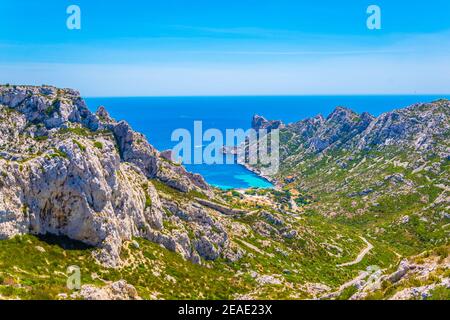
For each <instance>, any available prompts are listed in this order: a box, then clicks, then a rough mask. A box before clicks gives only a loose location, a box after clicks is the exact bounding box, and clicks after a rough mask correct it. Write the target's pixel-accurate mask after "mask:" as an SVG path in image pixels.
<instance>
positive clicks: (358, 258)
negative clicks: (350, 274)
mask: <svg viewBox="0 0 450 320" xmlns="http://www.w3.org/2000/svg"><path fill="white" fill-rule="evenodd" d="M360 238H361V239H362V240H363V241H364V242H365V243H366V244H367V247H365V248H364V249H363V250H362V251H361V252H360V253H359V254H358V256H357V257H356V259H355V260H353V261H351V262H346V263H343V264H338V265H337V266H338V267H347V266H352V265H354V264H357V263H360V262H361V260H362V259H364V257H365V256H366V254H368V253H369V252H370V250H372V249H373V245H372V244H371V243H370V242H369V241H367V240H366V238H364V237H360Z"/></svg>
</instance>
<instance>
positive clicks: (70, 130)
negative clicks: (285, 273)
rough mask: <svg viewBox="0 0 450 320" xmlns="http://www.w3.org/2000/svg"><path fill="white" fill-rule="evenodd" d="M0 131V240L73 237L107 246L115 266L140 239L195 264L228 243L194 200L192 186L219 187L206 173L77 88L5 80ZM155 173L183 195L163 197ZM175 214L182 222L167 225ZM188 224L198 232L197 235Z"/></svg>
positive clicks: (206, 190) (104, 253) (106, 259)
mask: <svg viewBox="0 0 450 320" xmlns="http://www.w3.org/2000/svg"><path fill="white" fill-rule="evenodd" d="M0 133H1V134H2V135H1V136H0V239H6V238H10V237H13V236H15V235H20V234H26V233H33V234H47V233H51V234H55V235H63V236H68V237H70V238H71V239H74V240H79V241H82V242H84V243H86V244H88V245H91V246H94V247H98V248H100V249H101V250H97V251H95V252H94V256H95V258H96V259H97V260H98V261H99V262H101V263H102V264H104V265H106V266H110V267H116V266H118V265H120V252H121V247H122V243H123V241H125V240H131V239H132V238H133V237H143V238H146V239H149V240H151V241H154V242H156V243H159V244H161V245H163V246H164V247H166V248H167V249H170V250H173V251H176V252H179V253H180V254H181V255H183V256H184V257H185V258H186V259H189V260H191V261H193V262H196V263H200V262H201V258H200V257H203V258H205V259H216V258H217V257H219V255H220V254H221V253H222V251H223V250H224V249H226V247H227V246H228V241H227V234H226V232H225V230H224V228H223V227H222V226H221V225H220V223H219V222H217V221H215V220H214V219H213V218H211V217H210V211H209V209H208V208H206V207H204V206H202V205H201V204H198V203H196V202H195V201H193V200H189V199H190V197H188V193H189V192H191V191H195V192H196V194H203V195H206V196H212V195H213V194H212V191H211V189H210V187H209V186H208V185H207V183H206V182H205V181H204V180H203V178H202V177H201V176H199V175H196V174H192V173H189V172H187V171H186V170H185V169H184V167H182V166H181V165H178V164H175V163H172V162H170V161H168V160H167V159H164V158H162V157H161V156H160V153H159V152H158V151H157V150H156V149H155V148H154V147H153V146H152V145H150V144H149V142H148V141H147V139H146V138H145V136H144V135H142V134H140V133H138V132H135V131H133V130H132V128H131V127H130V126H129V125H128V124H127V123H126V122H124V121H120V122H116V121H115V120H114V119H112V118H111V117H110V115H109V114H108V112H107V111H106V109H105V108H104V107H100V108H99V109H98V111H97V113H96V114H93V113H91V112H90V111H89V110H88V108H87V106H86V105H85V103H84V101H83V100H82V99H81V97H80V96H79V93H78V92H76V91H74V90H70V89H57V88H53V87H28V86H17V87H11V86H8V87H7V86H2V87H0ZM153 180H154V181H155V182H156V181H159V182H158V183H162V184H165V185H166V186H167V188H169V189H170V188H173V189H174V190H177V192H180V198H181V199H183V194H185V199H183V200H184V201H183V202H184V203H179V202H177V201H175V200H170V199H164V200H162V199H161V198H160V195H159V192H158V190H157V189H156V188H155V186H154V185H153V182H152V181H153ZM178 201H179V200H178ZM172 211H173V214H175V217H169V216H168V212H172ZM183 215H184V217H185V218H183V219H182V218H179V217H182V216H183ZM186 217H187V218H186ZM171 219H172V220H173V219H176V221H174V222H175V223H177V224H178V225H179V228H177V230H166V229H165V227H164V221H167V220H171ZM201 229H203V231H202V232H200V231H201ZM188 230H197V231H198V232H196V233H193V234H192V238H190V237H189V236H188Z"/></svg>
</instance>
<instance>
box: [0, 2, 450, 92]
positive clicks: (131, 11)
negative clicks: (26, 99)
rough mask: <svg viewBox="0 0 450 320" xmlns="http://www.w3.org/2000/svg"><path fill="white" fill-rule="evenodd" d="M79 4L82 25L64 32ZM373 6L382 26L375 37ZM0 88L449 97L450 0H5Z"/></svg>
mask: <svg viewBox="0 0 450 320" xmlns="http://www.w3.org/2000/svg"><path fill="white" fill-rule="evenodd" d="M72 4H76V5H78V6H79V7H80V8H81V13H82V18H81V19H82V20H81V21H82V29H81V30H68V29H67V28H66V19H67V17H68V15H67V14H66V8H67V7H68V6H69V5H72ZM371 4H376V5H378V6H379V7H380V8H381V12H382V16H381V17H382V29H381V30H369V29H368V28H367V27H366V19H367V17H368V15H367V13H366V9H367V7H368V6H369V5H371ZM0 12H2V19H0V82H2V83H28V84H43V83H46V84H53V85H56V86H62V87H74V88H77V89H79V90H80V91H81V92H82V94H83V95H85V96H130V95H133V96H137V95H139V96H142V95H156V96H165V95H170V96H173V95H260V94H264V95H277V94H396V93H397V94H425V93H450V19H449V15H450V1H448V0H428V1H426V2H425V1H411V0H409V1H406V0H396V1H392V0H388V1H385V0H383V1H381V0H372V1H365V0H347V1H341V2H339V3H338V1H331V0H322V1H301V0H277V1H274V0H267V1H264V0H258V1H257V0H239V1H237V0H228V1H222V0H214V1H212V0H164V1H163V0H160V1H154V0H153V1H152V0H151V1H148V0H147V1H144V0H129V1H107V0H95V1H92V0H53V1H52V0H43V1H31V0H28V1H25V0H1V2H0Z"/></svg>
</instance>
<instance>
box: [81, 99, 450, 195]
mask: <svg viewBox="0 0 450 320" xmlns="http://www.w3.org/2000/svg"><path fill="white" fill-rule="evenodd" d="M440 98H450V96H448V95H447V96H445V95H441V96H438V95H436V96H419V95H409V96H406V95H405V96H397V95H387V96H379V95H374V96H370V95H369V96H243V97H121V98H107V97H105V98H102V97H96V98H86V103H87V104H88V106H89V108H90V109H91V110H92V111H95V110H96V109H97V107H98V106H100V105H103V106H105V107H106V109H107V110H108V111H109V113H110V114H111V116H112V117H113V118H115V119H116V120H126V121H127V122H128V123H129V124H130V125H131V126H132V127H133V128H134V129H135V130H137V131H139V132H142V133H144V134H145V135H146V136H147V138H148V140H149V142H150V143H151V144H152V145H154V146H155V147H156V148H157V149H159V150H161V151H162V150H167V149H171V148H172V147H173V146H174V145H175V144H176V143H177V142H172V141H171V135H172V132H173V131H174V130H175V129H178V128H184V129H188V130H189V131H191V132H193V128H194V121H202V122H203V132H204V131H206V130H207V129H210V128H216V129H219V130H221V131H222V132H223V133H224V135H225V130H226V129H239V128H241V129H248V128H250V126H251V120H252V117H253V115H255V114H259V115H262V116H264V117H265V118H267V119H271V120H283V121H284V122H285V123H290V122H296V121H299V120H302V119H305V118H308V117H313V116H315V115H317V114H319V113H320V114H322V115H323V116H327V115H328V114H330V113H331V112H332V111H333V110H334V108H335V107H336V106H346V107H348V108H350V109H352V110H354V111H356V112H364V111H367V112H369V113H371V114H373V115H375V116H378V115H380V114H381V113H383V112H387V111H391V110H393V109H398V108H403V107H406V106H408V105H411V104H413V103H417V102H431V101H434V100H437V99H440ZM186 168H187V169H188V170H190V171H192V172H196V173H199V174H201V175H203V176H204V177H205V179H206V181H208V182H209V183H210V184H211V185H214V186H216V187H219V188H222V189H232V188H249V187H257V188H270V187H272V185H271V183H270V182H268V181H267V180H265V179H263V178H261V177H259V176H257V175H255V174H254V173H252V172H250V171H248V170H247V169H245V168H244V167H243V166H241V165H239V164H223V165H218V164H215V165H206V164H199V165H186Z"/></svg>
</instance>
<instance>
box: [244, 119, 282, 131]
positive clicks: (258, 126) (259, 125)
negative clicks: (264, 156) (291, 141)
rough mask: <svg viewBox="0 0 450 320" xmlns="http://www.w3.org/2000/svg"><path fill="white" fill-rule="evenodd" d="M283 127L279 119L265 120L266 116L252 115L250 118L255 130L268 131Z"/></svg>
mask: <svg viewBox="0 0 450 320" xmlns="http://www.w3.org/2000/svg"><path fill="white" fill-rule="evenodd" d="M283 127H284V123H283V122H282V121H280V120H270V121H269V120H267V119H266V118H264V117H262V116H259V115H254V116H253V119H252V128H253V129H255V130H257V131H258V130H267V131H268V132H270V131H272V130H274V129H281V128H283Z"/></svg>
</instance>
